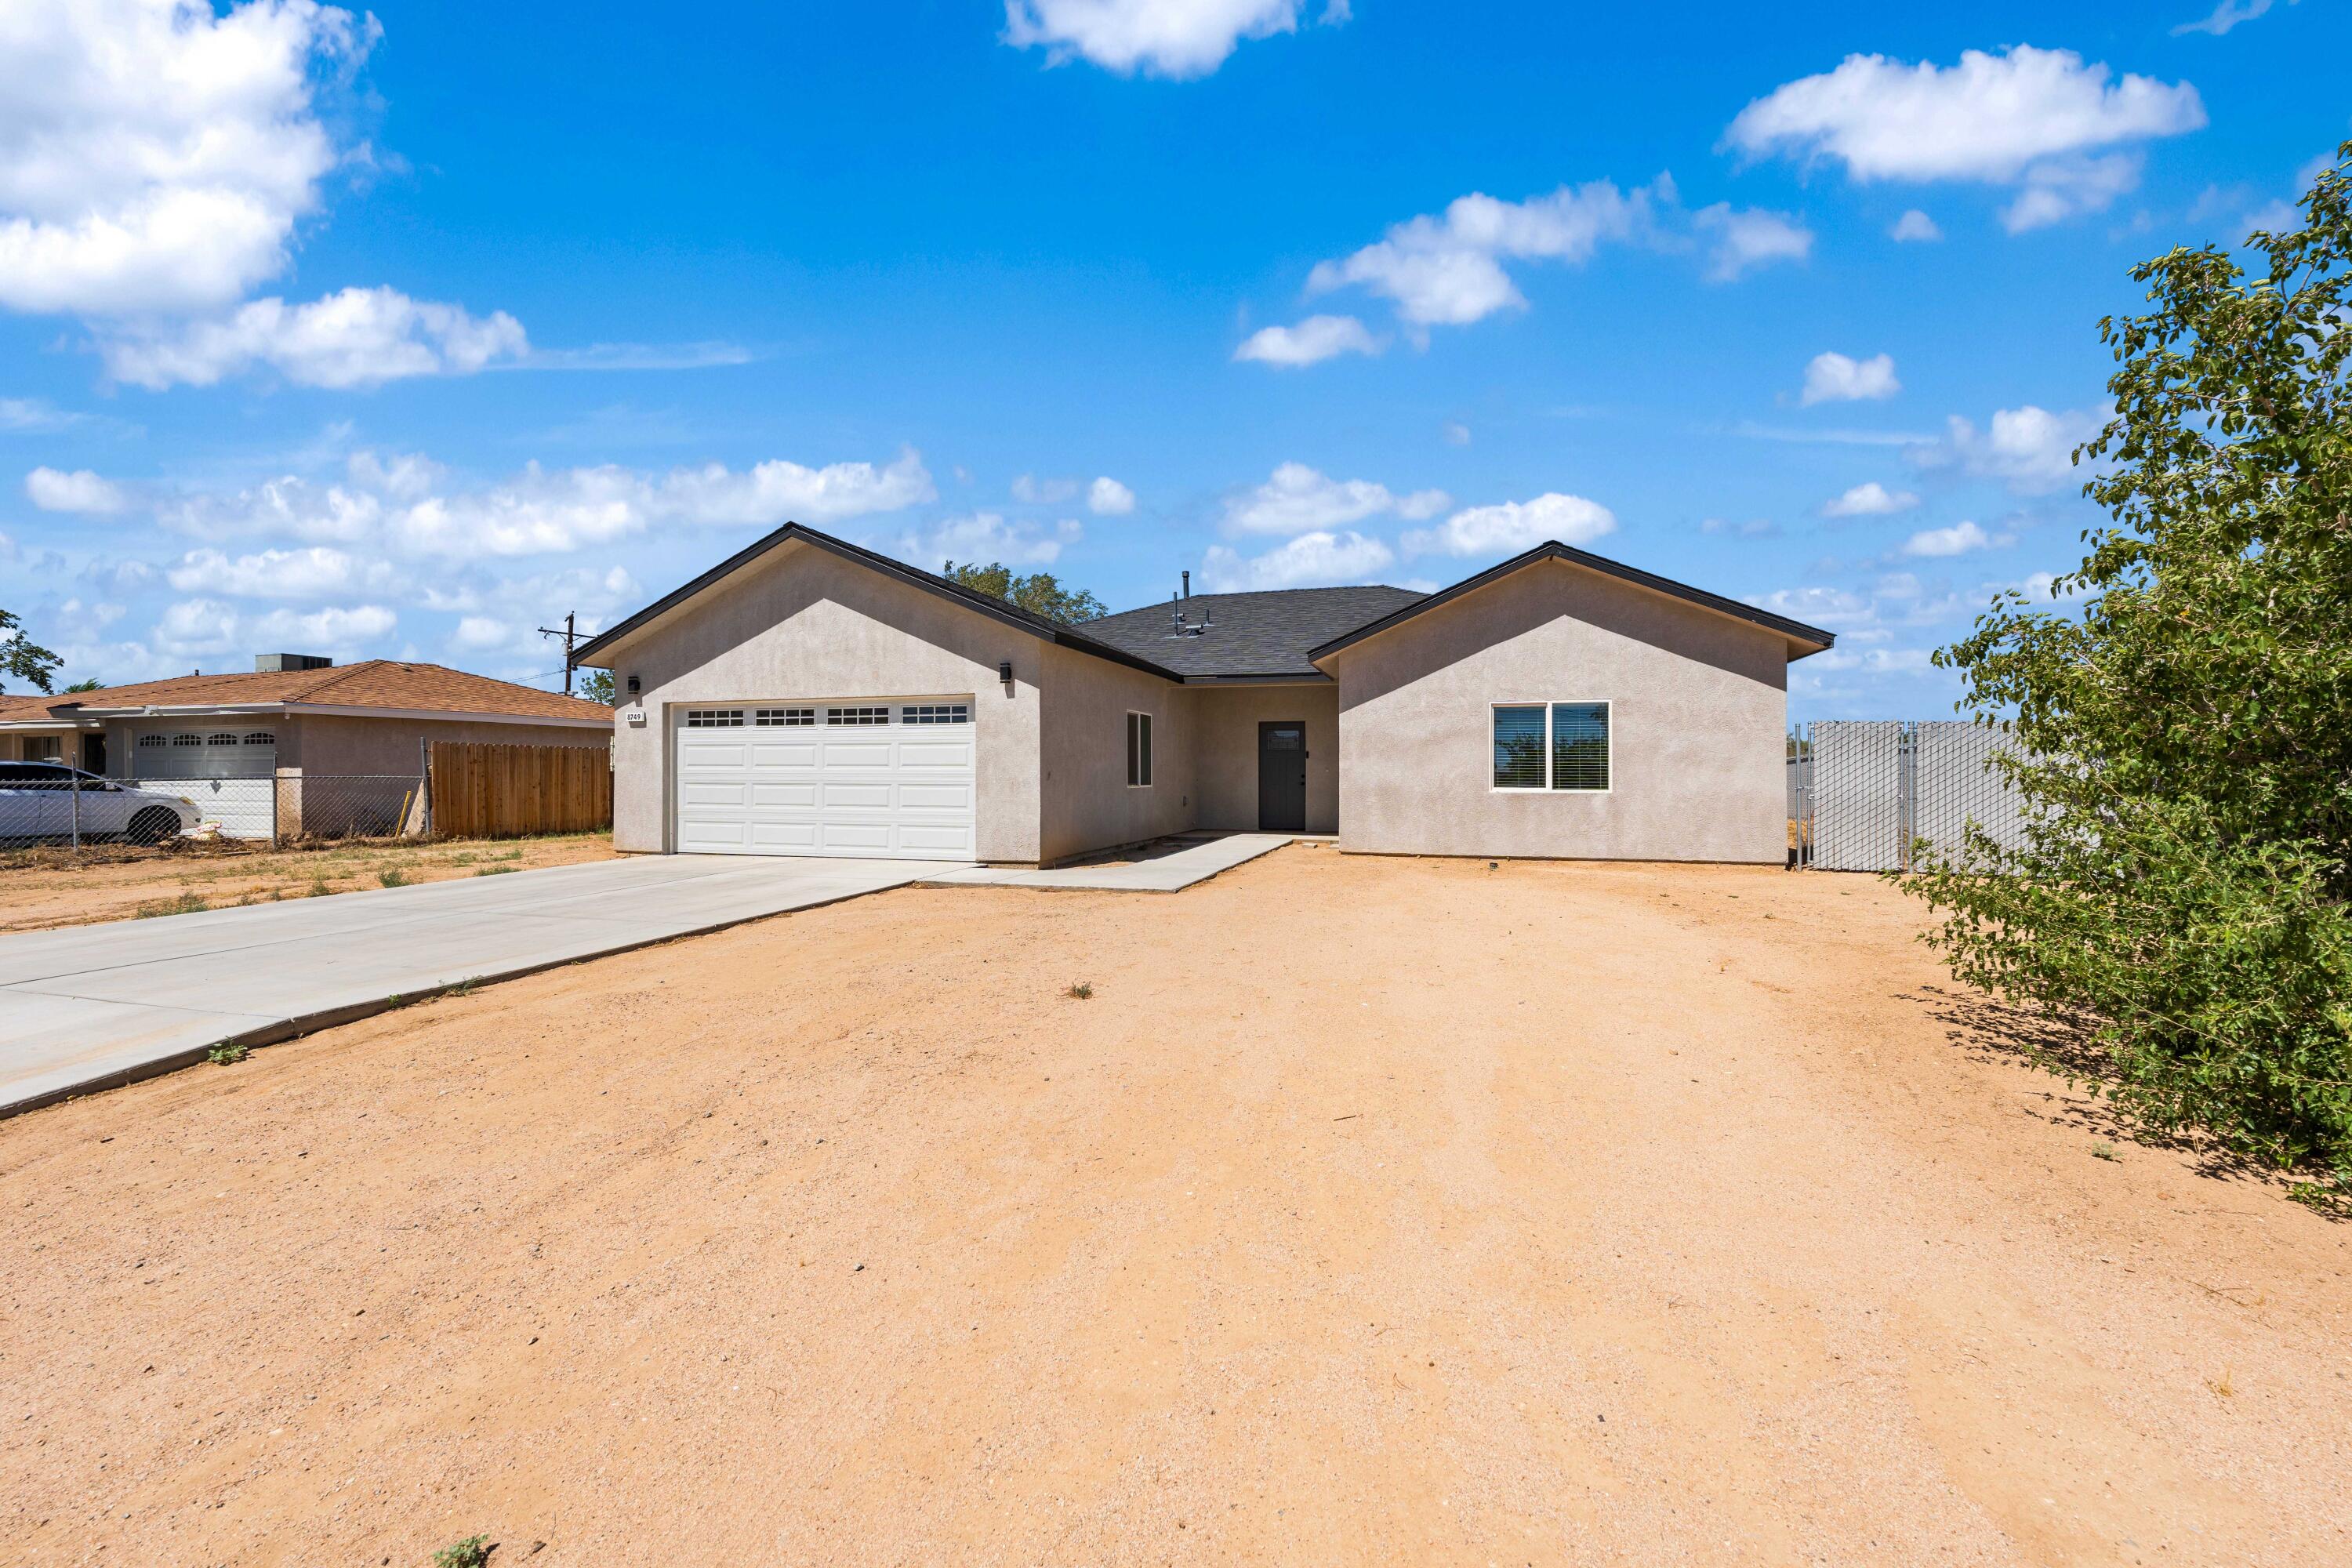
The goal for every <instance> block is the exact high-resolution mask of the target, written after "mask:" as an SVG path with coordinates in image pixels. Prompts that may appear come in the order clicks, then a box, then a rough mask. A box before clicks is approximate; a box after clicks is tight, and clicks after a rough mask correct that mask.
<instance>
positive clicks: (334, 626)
mask: <svg viewBox="0 0 2352 1568" xmlns="http://www.w3.org/2000/svg"><path fill="white" fill-rule="evenodd" d="M399 623H400V617H399V616H396V615H394V613H393V612H392V611H391V610H388V609H386V608H385V607H384V606H383V605H351V606H348V607H345V606H341V605H338V606H335V607H332V608H329V609H323V610H312V611H308V612H298V611H294V610H270V611H268V612H266V613H265V614H262V615H258V616H248V615H246V614H243V613H242V612H240V611H238V610H236V609H235V608H233V607H232V606H230V605H224V604H221V603H219V602H218V601H216V600H213V599H187V600H183V601H182V602H180V603H178V604H175V605H171V606H169V607H167V608H166V609H165V610H164V612H163V616H162V618H161V619H159V620H158V621H157V622H156V623H155V629H154V633H153V642H154V645H155V647H156V649H157V651H158V652H161V653H164V654H169V655H173V656H175V657H178V658H202V657H204V656H206V655H218V654H232V655H236V656H237V657H240V658H242V657H243V656H245V655H247V654H252V653H257V652H262V651H265V650H268V649H272V648H289V649H293V650H296V651H299V652H303V653H327V654H334V655H337V656H349V655H352V654H356V653H359V652H361V651H362V650H363V649H365V648H367V647H369V646H371V645H373V644H376V643H380V642H381V641H382V640H383V638H385V637H390V636H391V635H392V632H393V629H394V627H395V626H398V625H399Z"/></svg>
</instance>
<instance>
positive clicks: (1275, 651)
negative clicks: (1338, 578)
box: [1078, 587, 1423, 676]
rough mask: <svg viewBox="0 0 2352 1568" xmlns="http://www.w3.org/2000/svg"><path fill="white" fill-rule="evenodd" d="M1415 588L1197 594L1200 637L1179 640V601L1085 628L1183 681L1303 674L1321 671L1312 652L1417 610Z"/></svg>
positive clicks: (1193, 601)
mask: <svg viewBox="0 0 2352 1568" xmlns="http://www.w3.org/2000/svg"><path fill="white" fill-rule="evenodd" d="M1422 598H1423V595H1420V594H1416V593H1414V592H1413V591H1412V589H1410V588H1381V587H1365V588H1287V589H1283V590H1280V591H1278V592H1275V593H1265V594H1196V595H1193V596H1192V597H1191V598H1189V599H1186V600H1184V601H1182V605H1181V607H1182V609H1183V611H1184V619H1185V620H1186V621H1187V622H1188V623H1189V624H1191V625H1193V626H1199V625H1200V624H1202V622H1204V621H1205V622H1207V623H1209V629H1208V630H1207V631H1205V632H1202V634H1201V635H1200V636H1198V637H1174V636H1171V633H1172V632H1173V631H1174V629H1175V619H1174V616H1172V614H1171V609H1172V608H1173V607H1174V605H1175V601H1172V600H1171V601H1167V602H1163V603H1160V604H1157V605H1145V606H1144V607H1143V608H1142V609H1139V610H1122V611H1120V612H1119V613H1118V615H1115V616H1103V617H1102V618H1101V619H1099V620H1092V621H1087V622H1085V623H1084V624H1083V625H1081V626H1079V627H1078V630H1079V631H1081V632H1083V633H1084V634H1085V635H1086V636H1087V637H1092V638H1094V639H1095V640H1096V641H1097V642H1103V643H1108V644H1109V645H1110V646H1111V647H1115V648H1118V649H1119V650H1121V651H1122V652H1125V653H1130V654H1133V655H1135V656H1136V657H1137V658H1147V659H1150V661H1151V662H1152V663H1154V664H1156V665H1159V666H1160V667H1161V668H1167V669H1172V670H1174V671H1176V672H1177V673H1178V674H1180V675H1187V676H1192V675H1303V676H1315V675H1319V674H1321V673H1322V672H1321V671H1320V670H1318V669H1317V668H1315V666H1314V665H1312V664H1311V663H1309V662H1308V661H1307V649H1309V648H1311V647H1317V646H1318V645H1320V644H1323V643H1327V642H1329V641H1330V640H1331V639H1332V638H1334V637H1341V636H1344V635H1346V634H1347V633H1349V632H1351V631H1354V630H1355V629H1356V628H1357V627H1358V626H1363V625H1365V624H1366V623H1368V622H1370V621H1376V620H1379V619H1380V618H1381V616H1389V615H1393V614H1395V613H1396V612H1397V611H1399V610H1402V609H1403V608H1404V607H1405V606H1406V605H1412V604H1416V603H1418V602H1419V601H1420V600H1421V599H1422Z"/></svg>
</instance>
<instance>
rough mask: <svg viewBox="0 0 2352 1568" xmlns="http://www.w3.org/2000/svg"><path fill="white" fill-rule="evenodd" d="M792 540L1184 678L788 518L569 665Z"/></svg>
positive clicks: (1021, 625)
mask: <svg viewBox="0 0 2352 1568" xmlns="http://www.w3.org/2000/svg"><path fill="white" fill-rule="evenodd" d="M794 542H799V543H803V544H807V545H810V546H813V547H814V548H815V549H818V550H822V551H824V552H826V553H828V554H830V555H834V556H836V557H838V558H839V559H841V560H844V561H846V562H849V563H851V564H853V565H857V566H863V567H865V568H866V569H867V570H868V571H871V572H876V573H878V574H881V575H883V576H885V577H888V578H890V579H892V580H893V581H895V582H899V583H903V584H907V585H908V587H912V588H918V589H920V590H921V591H922V592H924V593H926V594H930V595H934V596H936V597H939V598H942V599H945V600H947V601H948V602H949V603H950V604H951V605H959V606H961V607H962V608H964V609H967V610H970V611H971V612H972V614H974V615H977V616H986V617H988V618H989V619H990V620H992V621H996V622H999V623H1001V624H1002V625H1004V626H1011V627H1013V628H1014V629H1015V630H1017V631H1023V632H1026V633H1028V634H1029V635H1030V636H1031V637H1035V638H1037V639H1038V640H1039V641H1040V642H1044V643H1048V644H1051V645H1053V646H1055V647H1066V648H1068V649H1070V650H1071V651H1072V652H1074V653H1083V654H1087V655H1090V656H1091V657H1093V658H1100V659H1107V660H1108V661H1109V662H1111V663H1113V664H1123V665H1125V666H1127V667H1128V668H1130V669H1139V670H1141V671H1142V672H1143V673H1145V674H1146V675H1156V676H1158V677H1160V679H1163V680H1172V681H1177V682H1181V681H1182V680H1183V679H1184V678H1183V677H1182V676H1181V675H1179V674H1178V673H1177V672H1176V671H1174V670H1172V669H1169V668H1164V667H1162V666H1160V665H1157V664H1154V663H1152V662H1151V661H1150V659H1148V658H1139V657H1138V656H1137V655H1134V654H1131V653H1128V652H1126V651H1125V650H1123V649H1120V648H1117V647H1112V646H1111V645H1110V644H1108V643H1100V642H1097V641H1095V640H1094V638H1092V637H1087V636H1086V635H1085V634H1084V633H1083V632H1078V631H1075V630H1073V629H1072V628H1070V627H1068V626H1062V625H1061V624H1060V623H1058V622H1055V621H1049V620H1046V619H1045V617H1044V616H1032V615H1030V614H1028V613H1027V612H1025V611H1023V610H1018V609H1015V608H1014V607H1013V606H1012V605H1007V604H1005V603H1004V602H1003V601H1002V600H1000V599H993V598H991V597H989V595H985V594H981V593H975V592H974V591H972V590H971V589H969V588H964V587H961V586H959V585H958V584H953V583H950V582H949V581H947V580H946V579H945V578H942V577H934V576H933V575H931V574H929V573H928V572H921V571H918V570H917V569H915V568H914V567H912V566H908V565H907V564H906V563H904V562H899V561H893V560H891V559H890V558H889V557H888V556H887V555H878V554H877V553H875V552H873V551H871V550H867V549H865V548H863V547H862V546H859V545H856V544H852V543H850V542H848V541H847V540H845V539H835V537H834V536H833V535H831V534H829V533H820V532H818V531H816V530H815V529H813V528H804V527H803V526H802V525H801V524H799V523H797V522H788V523H786V524H784V526H783V527H782V528H780V529H778V530H776V531H774V532H773V533H771V534H768V535H767V536H765V537H764V538H761V539H756V540H753V541H752V542H751V543H750V544H748V545H746V546H744V547H743V548H742V549H741V550H739V551H737V552H735V553H734V554H732V555H730V556H729V557H728V558H727V559H726V560H724V561H722V562H720V563H719V564H718V565H716V566H713V567H712V568H711V569H710V570H709V571H708V572H705V573H704V574H702V575H701V576H699V577H697V578H695V579H694V580H693V581H692V582H690V583H688V584H685V585H683V586H682V587H679V588H677V589H675V590H673V591H672V592H670V593H668V594H665V595H662V596H661V597H660V598H658V599H656V600H655V601H654V602H653V603H652V604H650V605H646V607H645V608H644V609H642V610H639V611H638V612H637V613H636V614H635V615H633V616H629V617H628V618H626V619H625V620H624V621H622V622H621V623H620V624H619V625H618V626H614V627H613V628H612V629H611V630H610V631H605V632H600V633H598V634H597V635H596V636H595V637H591V638H590V639H588V641H586V642H584V643H582V644H581V645H580V646H579V647H577V648H575V649H573V650H572V665H573V666H574V667H575V668H576V667H579V666H583V665H585V666H587V667H588V668H592V669H610V668H613V662H614V661H613V659H612V658H611V655H612V652H613V650H614V648H617V647H621V646H623V645H624V644H625V643H626V642H627V641H628V640H629V639H630V638H631V637H635V636H636V635H637V634H638V633H640V632H643V631H646V630H647V629H648V628H650V627H651V626H654V624H655V623H656V622H657V621H660V620H661V619H663V618H664V617H665V616H668V615H669V614H670V613H671V612H672V611H674V610H677V609H681V608H683V607H685V605H687V604H688V602H689V601H691V600H693V599H695V598H697V597H698V596H699V595H701V594H702V593H703V591H704V590H705V589H708V588H713V587H716V586H718V584H720V583H721V582H723V581H725V580H726V579H727V578H729V577H731V576H733V575H734V574H736V573H738V572H740V571H741V570H742V569H743V568H744V567H746V566H749V565H751V563H753V562H755V561H757V560H759V559H760V558H761V556H763V555H766V554H767V553H768V552H770V551H772V550H775V549H778V548H780V547H782V546H783V545H786V544H791V543H794Z"/></svg>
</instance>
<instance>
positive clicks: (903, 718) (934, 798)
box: [675, 696, 978, 860]
mask: <svg viewBox="0 0 2352 1568" xmlns="http://www.w3.org/2000/svg"><path fill="white" fill-rule="evenodd" d="M971 710H972V701H971V698H970V697H968V696H967V697H925V698H903V697H894V698H858V699H855V700H845V701H832V702H797V703H789V704H787V703H781V702H779V703H773V704H769V703H760V704H747V705H743V706H728V707H723V708H721V707H711V708H688V709H687V710H685V711H684V712H682V713H680V714H679V715H678V724H677V773H676V775H675V776H676V778H677V847H678V850H679V851H680V852H681V853H683V854H688V855H843V856H860V857H866V858H889V859H901V860H969V859H971V858H973V851H974V848H975V846H976V842H977V837H978V828H977V826H976V812H975V806H974V803H975V800H976V797H977V795H978V791H977V788H976V786H975V784H974V782H973V771H972V726H971Z"/></svg>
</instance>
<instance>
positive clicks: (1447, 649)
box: [575, 523, 1834, 864]
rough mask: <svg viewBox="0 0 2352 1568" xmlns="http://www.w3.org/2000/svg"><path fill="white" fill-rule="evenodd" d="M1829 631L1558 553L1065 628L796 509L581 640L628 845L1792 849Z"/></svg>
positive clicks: (931, 852) (921, 851)
mask: <svg viewBox="0 0 2352 1568" xmlns="http://www.w3.org/2000/svg"><path fill="white" fill-rule="evenodd" d="M1833 640H1834V639H1833V638H1832V636H1831V634H1830V633H1828V632H1825V631H1822V630H1820V629H1818V628H1817V627H1813V626H1805V625H1803V624H1801V623H1800V622H1797V621H1792V620H1790V619H1788V618H1787V617H1785V616H1776V615H1773V614H1770V613H1769V612H1768V611H1764V610H1760V609H1757V608H1754V607H1753V606H1750V605H1744V604H1741V603H1739V602H1738V601H1737V600H1733V599H1728V598H1725V597H1723V596H1721V595H1716V594H1710V593H1707V592H1706V591H1705V590H1703V589H1698V588H1692V587H1688V586H1685V585H1684V584H1679V583H1674V582H1669V581H1667V580H1666V579H1664V578H1663V577H1658V576H1654V575H1653V574H1649V573H1647V572H1643V571H1639V570H1636V569H1635V568H1633V567H1630V566H1624V565H1621V564H1619V563H1616V562H1613V561H1608V560H1604V559H1602V558H1601V557H1600V556H1597V555H1593V554H1590V553H1588V552H1584V551H1581V550H1577V549H1573V548H1571V547H1570V546H1568V545H1565V544H1559V543H1546V544H1541V545H1538V546H1537V547H1536V548H1535V549H1533V550H1530V551H1528V552H1527V553H1525V554H1524V555H1520V556H1517V557H1515V558H1514V559H1512V560H1509V561H1506V562H1504V563H1502V564H1501V565H1499V566H1496V567H1494V568H1493V569H1491V570H1489V571H1486V572H1481V573H1479V574H1477V575H1476V576H1474V577H1471V578H1468V579H1467V580H1465V581H1464V582H1461V583H1457V584H1454V586H1453V587H1450V588H1447V589H1444V590H1443V591H1442V592H1439V593H1434V594H1419V593H1414V592H1412V591H1410V590H1406V589H1402V588H1382V587H1363V588H1305V589H1292V590H1285V591H1280V592H1273V593H1253V594H1217V595H1200V596H1198V597H1192V596H1190V595H1189V594H1187V595H1177V596H1175V597H1173V598H1172V599H1171V603H1169V604H1167V605H1153V606H1150V607H1148V608H1145V609H1140V610H1130V611H1128V612H1125V613H1123V614H1119V615H1113V616H1104V617H1102V618H1101V619H1099V620H1093V621H1087V622H1086V623H1084V624H1083V625H1079V626H1064V625H1061V624H1059V623H1056V622H1054V621H1051V620H1046V619H1043V618H1041V617H1039V616H1032V615H1029V614H1026V613H1024V611H1022V610H1019V609H1016V608H1014V607H1013V606H1012V605H1007V604H1005V603H1003V601H1001V600H998V599H995V598H992V597H990V596H988V595H982V594H979V593H975V592H972V591H971V590H969V589H966V588H964V587H961V586H960V585H958V584H955V583H952V582H950V581H949V580H947V579H946V578H943V577H937V576H933V575H932V574H929V573H927V572H922V571H919V570H917V569H915V568H913V567H911V566H908V565H906V564H905V563H901V562H898V561H893V560H891V559H889V558H888V557H887V556H882V555H877V554H876V553H874V552H871V551H868V550H864V549H861V548H859V547H858V546H856V545H854V544H850V543H847V542H845V541H842V540H838V539H835V538H832V537H830V536H828V535H826V534H824V533H820V532H817V531H814V530H813V529H808V528H803V527H802V526H800V525H799V524H797V523H793V524H787V525H786V526H784V527H783V528H782V529H779V530H777V531H775V532H773V533H772V534H769V535H768V536H767V537H766V538H764V539H761V540H760V541H759V542H756V543H754V544H752V545H751V546H750V547H749V548H747V549H745V550H743V551H741V552H739V553H738V554H736V555H734V556H733V557H731V558H730V559H729V560H727V561H724V562H721V563H719V565H717V566H715V567H713V568H712V569H711V570H710V571H709V572H707V573H705V574H702V575H701V576H700V577H698V578H696V579H695V580H694V581H693V582H691V583H688V584H686V585H685V586H684V587H682V588H679V589H678V590H677V592H676V593H673V594H671V595H667V597H665V598H663V599H660V600H658V601H657V602H656V603H654V604H652V605H647V606H646V608H645V609H643V610H641V611H639V612H638V613H636V614H635V615H633V616H629V617H628V618H627V619H626V620H625V621H622V622H621V623H620V624H619V625H617V626H614V627H613V628H612V629H611V630H610V631H607V632H605V633H604V634H603V635H601V636H599V637H595V638H593V640H591V641H589V642H588V643H586V644H584V645H583V646H582V647H581V648H580V649H579V651H578V653H577V655H576V656H575V657H576V660H577V662H578V663H581V664H583V665H588V666H593V667H594V668H603V669H609V670H611V671H612V672H613V674H614V678H615V686H616V689H617V691H618V694H619V704H620V705H619V707H618V708H617V710H616V711H615V719H614V725H615V729H614V750H613V755H614V781H613V783H614V843H615V845H616V846H617V847H620V848H622V849H625V850H635V851H642V852H648V853H661V852H687V853H702V854H734V855H842V856H890V857H899V858H919V859H951V860H966V859H977V860H984V861H990V862H1002V863H1014V864H1032V863H1044V864H1052V863H1055V862H1057V861H1062V860H1066V859H1068V858H1072V857H1074V856H1079V855H1084V854H1087V853H1088V852H1089V851H1093V850H1097V849H1103V848H1108V847H1115V846H1119V845H1126V844H1135V843H1140V842H1143V841H1145V840H1148V839H1151V838H1155V837H1160V836H1163V835H1167V834H1173V833H1181V832H1186V831H1192V830H1196V829H1197V830H1210V829H1244V830H1266V831H1274V832H1304V833H1312V834H1336V835H1337V836H1338V838H1339V847H1340V848H1342V849H1343V850H1354V851H1360V852H1368V853H1375V854H1400V855H1468V856H1541V857H1557V858H1601V859H1657V860H1721V861H1749V862H1762V863H1778V862H1780V861H1781V860H1782V859H1783V858H1785V856H1786V853H1787V813H1786V793H1785V791H1786V785H1785V780H1784V777H1783V774H1784V772H1785V754H1786V752H1785V748H1786V723H1785V720H1786V710H1787V672H1788V666H1789V664H1790V662H1791V661H1792V660H1795V659H1798V658H1804V657H1805V656H1806V655H1808V654H1813V653H1819V652H1821V651H1822V649H1824V648H1827V647H1830V646H1831V645H1832V641H1833Z"/></svg>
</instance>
